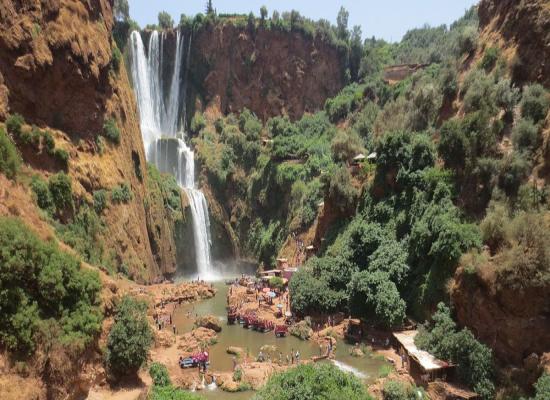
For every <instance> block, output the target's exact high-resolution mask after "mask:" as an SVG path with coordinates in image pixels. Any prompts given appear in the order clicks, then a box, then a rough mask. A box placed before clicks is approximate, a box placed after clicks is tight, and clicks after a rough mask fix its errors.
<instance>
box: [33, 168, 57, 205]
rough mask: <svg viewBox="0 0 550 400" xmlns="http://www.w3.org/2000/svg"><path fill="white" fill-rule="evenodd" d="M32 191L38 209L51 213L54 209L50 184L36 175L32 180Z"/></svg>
mask: <svg viewBox="0 0 550 400" xmlns="http://www.w3.org/2000/svg"><path fill="white" fill-rule="evenodd" d="M31 189H32V191H33V192H34V195H35V198H36V204H38V207H40V208H41V209H43V210H46V211H51V210H52V209H53V199H52V195H51V193H50V188H49V187H48V183H47V182H46V181H45V180H44V179H42V178H41V177H40V176H38V175H35V176H33V178H32V182H31Z"/></svg>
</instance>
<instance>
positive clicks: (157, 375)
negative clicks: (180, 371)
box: [149, 362, 171, 386]
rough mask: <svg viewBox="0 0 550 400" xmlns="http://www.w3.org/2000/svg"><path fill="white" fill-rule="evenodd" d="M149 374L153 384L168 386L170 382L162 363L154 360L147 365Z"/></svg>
mask: <svg viewBox="0 0 550 400" xmlns="http://www.w3.org/2000/svg"><path fill="white" fill-rule="evenodd" d="M149 375H150V376H151V379H152V380H153V385H155V386H168V385H170V384H171V382H170V376H169V375H168V369H167V368H166V366H165V365H164V364H161V363H158V362H154V363H153V364H151V366H150V367H149Z"/></svg>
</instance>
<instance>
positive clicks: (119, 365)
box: [106, 296, 153, 377]
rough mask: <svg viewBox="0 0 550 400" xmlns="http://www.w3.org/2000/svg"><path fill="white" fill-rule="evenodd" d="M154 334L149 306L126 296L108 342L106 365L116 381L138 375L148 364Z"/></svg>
mask: <svg viewBox="0 0 550 400" xmlns="http://www.w3.org/2000/svg"><path fill="white" fill-rule="evenodd" d="M152 341H153V333H152V331H151V328H150V327H149V323H148V322H147V304H146V303H144V302H141V301H138V300H135V299H133V298H131V297H129V296H125V297H124V298H123V299H122V300H121V301H120V303H119V305H118V306H117V310H116V314H115V323H114V325H113V327H112V328H111V331H110V332H109V336H108V338H107V351H106V363H107V367H108V369H109V371H110V372H111V373H112V374H113V375H114V376H115V377H121V376H127V375H134V374H136V373H137V371H138V370H139V369H140V368H141V366H142V365H143V363H144V362H145V361H146V360H147V357H148V354H149V348H150V347H151V343H152Z"/></svg>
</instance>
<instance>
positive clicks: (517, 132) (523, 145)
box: [512, 118, 539, 152]
mask: <svg viewBox="0 0 550 400" xmlns="http://www.w3.org/2000/svg"><path fill="white" fill-rule="evenodd" d="M512 142H513V143H514V145H515V146H516V147H517V149H518V150H520V151H527V152H531V151H532V150H534V149H535V148H536V146H537V144H538V142H539V129H538V127H537V126H536V125H535V124H534V123H533V121H531V120H530V119H523V118H522V119H521V120H519V122H518V123H517V124H516V126H514V129H513V131H512Z"/></svg>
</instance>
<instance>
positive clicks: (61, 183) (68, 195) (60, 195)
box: [48, 172, 73, 212]
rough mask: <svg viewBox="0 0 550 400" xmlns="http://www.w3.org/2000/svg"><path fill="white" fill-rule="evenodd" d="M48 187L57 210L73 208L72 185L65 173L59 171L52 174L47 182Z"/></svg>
mask: <svg viewBox="0 0 550 400" xmlns="http://www.w3.org/2000/svg"><path fill="white" fill-rule="evenodd" d="M48 187H49V189H50V193H51V196H52V200H53V203H54V205H55V208H56V210H57V211H58V212H63V211H65V210H72V209H73V186H72V182H71V178H70V177H69V176H68V175H67V174H65V173H64V172H59V173H57V174H55V175H53V176H52V177H51V178H50V180H49V182H48Z"/></svg>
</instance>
